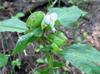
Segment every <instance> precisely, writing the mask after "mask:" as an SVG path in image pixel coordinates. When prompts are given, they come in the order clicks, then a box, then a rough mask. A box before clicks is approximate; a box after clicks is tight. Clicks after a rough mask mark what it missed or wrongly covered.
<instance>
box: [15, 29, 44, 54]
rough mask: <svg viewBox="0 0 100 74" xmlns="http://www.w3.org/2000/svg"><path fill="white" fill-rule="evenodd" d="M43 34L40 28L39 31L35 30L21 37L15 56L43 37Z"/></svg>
mask: <svg viewBox="0 0 100 74" xmlns="http://www.w3.org/2000/svg"><path fill="white" fill-rule="evenodd" d="M42 33H43V31H42V30H41V29H40V28H37V29H35V30H33V31H32V32H30V33H27V34H25V35H23V36H21V37H20V38H19V39H18V42H17V44H16V47H15V48H14V51H13V54H18V53H20V52H22V51H23V50H24V49H25V48H26V47H27V46H28V45H29V44H30V43H32V42H33V41H35V40H36V39H37V38H39V37H40V36H42Z"/></svg>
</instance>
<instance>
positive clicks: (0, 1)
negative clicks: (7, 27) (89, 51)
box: [0, 0, 100, 74]
mask: <svg viewBox="0 0 100 74" xmlns="http://www.w3.org/2000/svg"><path fill="white" fill-rule="evenodd" d="M62 3H63V4H64V5H65V6H68V4H67V3H66V2H65V1H64V0H62ZM47 5H48V1H47V0H0V20H5V19H8V18H10V17H11V16H13V15H16V13H18V12H23V13H25V16H24V17H22V18H21V20H25V19H26V18H27V17H28V15H29V14H30V11H32V12H34V11H37V10H42V11H44V12H45V11H46V7H47ZM80 7H81V8H83V9H84V10H86V11H88V12H89V15H88V16H87V17H86V18H84V21H83V22H82V23H81V26H80V29H79V30H81V33H80V34H83V33H84V32H87V33H88V36H87V37H86V38H85V39H84V41H85V42H88V43H91V44H92V45H93V46H94V47H96V48H97V49H98V50H100V1H99V0H95V1H94V2H90V3H86V4H85V5H84V4H83V6H80ZM69 32H71V29H67V30H66V32H65V33H66V34H67V36H69V38H70V39H71V38H72V35H70V33H69ZM19 35H20V34H18V33H10V32H6V33H0V52H2V53H7V49H10V50H11V51H12V49H13V48H14V47H15V43H16V42H17V40H18V36H19ZM35 46H36V45H34V44H32V45H31V46H29V47H28V48H27V51H26V52H27V54H28V55H29V56H27V57H25V56H23V54H21V55H20V59H22V61H23V65H22V69H20V70H19V69H17V70H16V73H17V74H28V73H27V72H30V71H31V68H34V67H35V62H34V60H35V57H36V56H35V55H37V56H38V57H41V56H43V53H40V54H39V55H38V54H36V53H35V52H34V51H33V49H34V47H35ZM2 50H3V51H2ZM30 54H32V55H30ZM30 56H31V57H30ZM29 58H30V60H29ZM33 58H34V59H33ZM9 70H11V68H10V67H5V68H3V69H2V71H3V72H6V71H7V72H9ZM26 70H27V72H26ZM70 70H71V71H70V73H69V74H80V73H78V72H79V71H78V72H77V70H76V69H74V68H72V67H71V69H70ZM7 72H6V73H4V74H9V73H7ZM0 74H1V70H0Z"/></svg>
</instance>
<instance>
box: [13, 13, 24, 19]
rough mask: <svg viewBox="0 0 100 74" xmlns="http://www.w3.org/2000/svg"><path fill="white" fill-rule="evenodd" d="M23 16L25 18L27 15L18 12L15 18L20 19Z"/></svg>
mask: <svg viewBox="0 0 100 74" xmlns="http://www.w3.org/2000/svg"><path fill="white" fill-rule="evenodd" d="M23 16H25V14H24V13H23V12H18V13H17V14H16V15H15V16H14V17H16V18H20V17H23Z"/></svg>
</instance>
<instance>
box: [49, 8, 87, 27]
mask: <svg viewBox="0 0 100 74" xmlns="http://www.w3.org/2000/svg"><path fill="white" fill-rule="evenodd" d="M52 12H56V13H57V14H58V20H59V21H60V23H61V25H64V26H69V25H71V24H73V23H75V22H77V21H78V19H79V18H80V17H83V16H85V15H86V14H87V13H86V12H84V11H82V10H81V9H79V8H78V7H77V6H72V7H69V8H66V7H63V8H51V9H49V13H52Z"/></svg>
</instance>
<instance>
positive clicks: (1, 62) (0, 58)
mask: <svg viewBox="0 0 100 74" xmlns="http://www.w3.org/2000/svg"><path fill="white" fill-rule="evenodd" d="M7 60H8V57H7V56H6V55H4V54H0V68H1V67H4V66H5V65H6V63H7Z"/></svg>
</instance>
